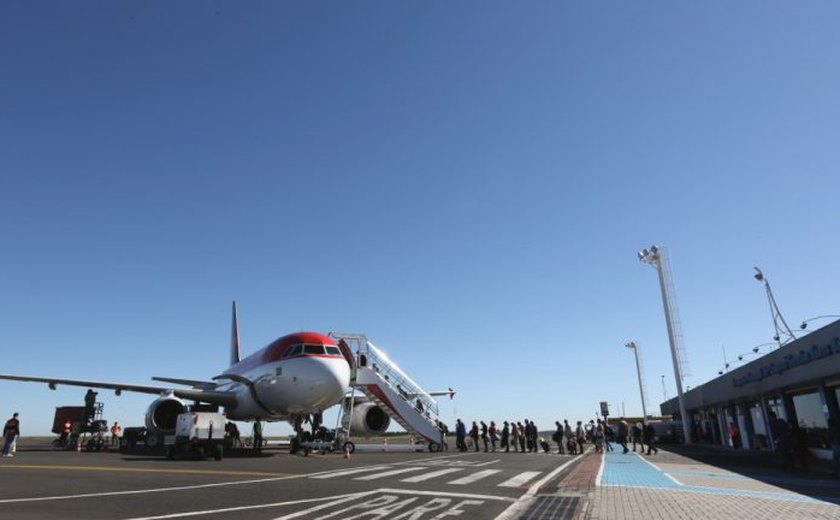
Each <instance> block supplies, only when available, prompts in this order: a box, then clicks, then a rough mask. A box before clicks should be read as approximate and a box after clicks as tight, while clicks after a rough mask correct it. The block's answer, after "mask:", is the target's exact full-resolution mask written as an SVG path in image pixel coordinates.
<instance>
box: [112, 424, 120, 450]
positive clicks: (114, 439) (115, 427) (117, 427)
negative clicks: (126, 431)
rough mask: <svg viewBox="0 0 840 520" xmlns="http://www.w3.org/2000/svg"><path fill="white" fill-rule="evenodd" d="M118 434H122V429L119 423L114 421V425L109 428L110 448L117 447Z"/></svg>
mask: <svg viewBox="0 0 840 520" xmlns="http://www.w3.org/2000/svg"><path fill="white" fill-rule="evenodd" d="M120 432H122V427H121V426H120V423H118V422H117V421H114V425H113V426H111V446H117V447H119V445H120Z"/></svg>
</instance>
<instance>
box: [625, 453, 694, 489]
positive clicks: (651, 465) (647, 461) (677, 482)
mask: <svg viewBox="0 0 840 520" xmlns="http://www.w3.org/2000/svg"><path fill="white" fill-rule="evenodd" d="M635 455H636V456H637V457H639V458H640V459H642V460H643V461H644V462H645V463H646V464H647V465H648V466H650V467H651V468H653V469H655V470H656V471H659V472H661V473H662V474H663V475H665V476H666V477H668V478H669V479H671V481H672V482H673V483H674V484H676V485H678V486H684V485H685V484H683V483H682V482H680V481H679V480H677V479H675V478H674V477H673V476H671V475H669V474H668V473H666V472H665V471H664V470H663V469H662V468H660V467H659V466H657V465H656V464H654V463H653V462H651V461H649V460H647V459H646V458H644V457H642V456H641V455H640V454H639V453H636V454H635Z"/></svg>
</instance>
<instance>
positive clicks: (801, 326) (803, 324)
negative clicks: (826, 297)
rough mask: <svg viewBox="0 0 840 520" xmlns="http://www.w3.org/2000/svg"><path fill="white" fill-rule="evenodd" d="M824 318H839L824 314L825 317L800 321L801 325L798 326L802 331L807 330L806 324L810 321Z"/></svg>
mask: <svg viewBox="0 0 840 520" xmlns="http://www.w3.org/2000/svg"><path fill="white" fill-rule="evenodd" d="M824 318H840V316H838V315H836V314H826V315H823V316H814V317H813V318H808V319H807V320H802V323H800V324H799V328H800V329H802V330H805V329H807V328H808V324H809V323H811V322H812V321H814V320H820V319H824Z"/></svg>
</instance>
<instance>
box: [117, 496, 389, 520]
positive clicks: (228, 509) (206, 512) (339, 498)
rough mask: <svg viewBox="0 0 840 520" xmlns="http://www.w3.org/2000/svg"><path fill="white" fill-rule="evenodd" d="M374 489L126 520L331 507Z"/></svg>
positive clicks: (136, 519) (135, 519)
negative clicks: (299, 506) (317, 505)
mask: <svg viewBox="0 0 840 520" xmlns="http://www.w3.org/2000/svg"><path fill="white" fill-rule="evenodd" d="M373 493H374V491H365V492H362V493H352V494H350V495H338V496H334V497H322V498H307V499H304V500H292V501H289V502H274V503H271V504H257V505H252V506H238V507H226V508H224V509H207V510H204V511H187V512H185V513H171V514H168V515H160V516H143V517H136V518H130V519H128V520H164V519H167V518H184V517H188V516H200V515H212V514H218V513H230V512H233V511H247V510H249V509H265V508H269V507H281V506H292V505H295V504H306V503H311V502H324V501H325V500H331V502H330V503H329V504H324V505H323V506H321V507H320V508H324V507H332V506H336V505H339V504H343V503H344V502H348V501H350V500H355V499H357V498H361V497H363V496H366V495H370V494H373Z"/></svg>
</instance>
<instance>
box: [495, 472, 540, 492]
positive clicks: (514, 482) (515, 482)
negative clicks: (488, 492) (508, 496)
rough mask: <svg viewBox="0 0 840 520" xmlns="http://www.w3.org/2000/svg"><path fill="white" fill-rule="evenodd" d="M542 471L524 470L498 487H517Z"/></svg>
mask: <svg viewBox="0 0 840 520" xmlns="http://www.w3.org/2000/svg"><path fill="white" fill-rule="evenodd" d="M540 473H542V472H541V471H523V472H522V473H520V474H519V475H516V476H515V477H513V478H510V479H508V480H506V481H504V482H502V483H501V484H499V486H498V487H510V488H517V487H519V486H521V485H523V484H525V483H526V482H528V481H530V480H532V479H534V477H536V476H537V475H539V474H540Z"/></svg>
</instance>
